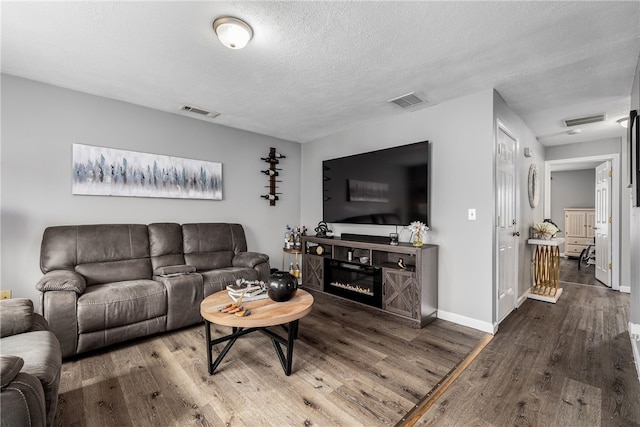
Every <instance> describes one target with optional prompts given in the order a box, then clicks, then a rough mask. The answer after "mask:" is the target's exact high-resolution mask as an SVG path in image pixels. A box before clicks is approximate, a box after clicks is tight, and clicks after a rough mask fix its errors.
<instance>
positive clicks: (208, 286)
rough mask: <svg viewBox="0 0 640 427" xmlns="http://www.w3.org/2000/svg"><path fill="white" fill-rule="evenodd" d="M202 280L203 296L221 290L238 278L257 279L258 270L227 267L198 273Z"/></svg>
mask: <svg viewBox="0 0 640 427" xmlns="http://www.w3.org/2000/svg"><path fill="white" fill-rule="evenodd" d="M200 274H201V275H202V279H203V280H204V297H205V298H206V297H208V296H209V295H211V294H213V293H215V292H218V291H221V290H223V289H225V288H226V287H227V285H230V284H233V283H235V282H236V280H238V279H245V280H257V279H258V271H257V270H255V269H253V268H243V267H228V268H219V269H216V270H210V271H203V272H201V273H200Z"/></svg>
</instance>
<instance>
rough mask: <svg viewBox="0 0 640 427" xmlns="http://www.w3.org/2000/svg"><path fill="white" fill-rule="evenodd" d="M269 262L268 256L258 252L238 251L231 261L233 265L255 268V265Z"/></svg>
mask: <svg viewBox="0 0 640 427" xmlns="http://www.w3.org/2000/svg"><path fill="white" fill-rule="evenodd" d="M265 262H269V256H268V255H265V254H261V253H258V252H239V253H237V254H236V255H235V256H234V257H233V260H232V261H231V263H232V265H233V266H234V267H245V268H255V266H256V265H258V264H262V263H265Z"/></svg>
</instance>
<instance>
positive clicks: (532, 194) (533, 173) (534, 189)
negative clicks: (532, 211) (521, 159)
mask: <svg viewBox="0 0 640 427" xmlns="http://www.w3.org/2000/svg"><path fill="white" fill-rule="evenodd" d="M539 200H540V180H539V178H538V166H536V165H535V164H532V165H531V166H529V206H531V207H532V208H535V207H537V206H538V201H539Z"/></svg>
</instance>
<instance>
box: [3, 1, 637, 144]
mask: <svg viewBox="0 0 640 427" xmlns="http://www.w3.org/2000/svg"><path fill="white" fill-rule="evenodd" d="M1 7H2V9H1V11H0V12H1V14H2V63H1V66H2V72H3V73H7V74H11V75H16V76H21V77H25V78H29V79H33V80H38V81H42V82H45V83H50V84H53V85H57V86H62V87H66V88H71V89H75V90H79V91H82V92H87V93H91V94H96V95H101V96H106V97H109V98H114V99H119V100H123V101H127V102H131V103H135V104H139V105H144V106H148V107H151V108H156V109H159V110H164V111H169V112H172V113H176V114H189V113H182V112H179V111H178V107H179V106H180V105H182V104H189V105H193V106H196V107H200V108H204V109H207V110H213V111H217V112H220V113H221V115H220V116H219V117H217V118H216V119H205V120H210V121H211V122H214V123H219V124H222V125H226V126H231V127H235V128H240V129H245V130H249V131H253V132H258V133H262V134H266V135H272V136H275V137H279V138H284V139H287V140H292V141H298V142H306V141H310V140H314V139H316V138H318V137H321V136H324V135H328V134H332V133H335V132H337V131H339V130H341V129H344V128H347V127H349V126H351V125H353V124H355V123H359V122H362V121H365V120H371V119H379V118H383V117H387V116H392V115H397V114H410V112H407V111H403V110H401V109H399V108H398V107H397V106H395V105H393V104H388V103H387V102H386V101H387V100H389V99H391V98H394V97H396V96H399V95H403V94H406V93H408V92H414V91H415V92H416V93H417V94H418V95H420V96H422V97H425V98H427V99H428V100H429V102H430V103H431V104H437V103H441V102H444V101H447V100H449V99H453V98H457V97H460V96H464V95H467V94H470V93H474V92H478V91H481V90H485V89H488V88H492V87H494V88H496V89H497V90H498V92H499V93H500V94H501V95H502V97H503V98H504V99H505V101H506V102H507V103H508V104H509V105H510V106H511V108H512V109H513V110H514V111H515V112H516V113H518V114H519V115H520V116H521V117H522V118H523V120H524V121H525V122H526V123H527V125H528V126H529V127H530V128H531V130H532V131H533V132H534V134H535V135H537V136H538V137H539V138H540V140H541V142H542V143H543V144H545V145H553V144H561V143H569V142H578V141H584V140H593V139H598V138H606V137H612V136H620V135H622V134H623V130H622V128H621V127H619V126H618V125H617V124H616V123H615V119H618V118H620V117H622V116H624V115H626V114H628V108H629V93H630V89H631V85H632V80H633V74H634V71H635V66H636V63H637V61H638V56H639V55H640V2H637V1H635V2H609V1H607V2H326V1H316V2H184V1H181V2H73V3H71V2H3V3H2V5H1ZM227 15H229V16H235V17H238V18H241V19H243V20H245V21H246V22H248V23H249V24H250V25H251V26H252V28H253V30H254V38H253V39H252V40H251V41H250V42H249V45H248V46H247V47H246V48H245V49H243V50H231V49H227V48H225V47H224V46H222V45H221V44H220V43H219V42H218V41H217V39H216V38H215V36H214V33H213V29H212V22H213V20H214V19H215V18H217V17H220V16H227ZM601 112H607V113H608V117H609V119H610V120H609V121H608V122H607V123H604V124H592V125H587V126H584V127H582V130H583V132H582V134H580V135H576V136H567V135H566V130H567V129H566V128H564V127H563V125H562V119H565V118H572V117H577V116H581V115H586V114H594V113H601ZM196 117H197V116H196Z"/></svg>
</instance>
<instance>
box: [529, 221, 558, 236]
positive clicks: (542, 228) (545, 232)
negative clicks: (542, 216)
mask: <svg viewBox="0 0 640 427" xmlns="http://www.w3.org/2000/svg"><path fill="white" fill-rule="evenodd" d="M533 229H534V230H535V232H536V233H537V235H538V237H539V238H540V239H543V240H549V239H551V237H553V236H554V235H555V234H556V233H557V232H558V227H556V226H555V225H553V224H551V223H550V222H541V223H538V224H536V225H534V226H533Z"/></svg>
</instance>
